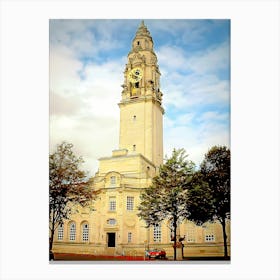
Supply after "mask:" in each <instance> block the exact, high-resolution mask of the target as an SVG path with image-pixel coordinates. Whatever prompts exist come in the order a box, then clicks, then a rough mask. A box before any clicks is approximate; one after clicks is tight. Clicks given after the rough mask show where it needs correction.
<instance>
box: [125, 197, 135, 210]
mask: <svg viewBox="0 0 280 280" xmlns="http://www.w3.org/2000/svg"><path fill="white" fill-rule="evenodd" d="M133 207H134V197H133V196H128V197H127V198H126V210H130V211H131V210H133Z"/></svg>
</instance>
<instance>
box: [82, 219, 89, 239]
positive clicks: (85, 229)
mask: <svg viewBox="0 0 280 280" xmlns="http://www.w3.org/2000/svg"><path fill="white" fill-rule="evenodd" d="M88 236H89V225H88V224H87V223H85V224H83V227H82V239H83V241H88Z"/></svg>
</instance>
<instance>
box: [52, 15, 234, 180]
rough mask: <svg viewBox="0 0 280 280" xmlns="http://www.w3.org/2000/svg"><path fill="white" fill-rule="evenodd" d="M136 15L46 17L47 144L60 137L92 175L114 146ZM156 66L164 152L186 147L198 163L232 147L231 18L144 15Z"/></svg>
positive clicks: (57, 140) (167, 152) (55, 141)
mask: <svg viewBox="0 0 280 280" xmlns="http://www.w3.org/2000/svg"><path fill="white" fill-rule="evenodd" d="M140 23H141V19H133V20H129V19H125V20H116V19H114V20H77V19H74V20H66V19H63V20H50V21H49V62H50V64H49V65H50V69H49V70H50V71H49V75H50V76H49V77H50V79H49V87H50V116H49V120H50V122H49V124H50V152H51V153H52V152H53V151H54V150H55V148H56V146H57V145H58V144H60V143H61V142H62V141H67V142H70V143H72V144H73V145H74V148H73V149H74V152H75V153H76V154H77V155H79V156H82V157H83V159H84V161H85V162H84V164H83V166H82V169H84V170H86V171H88V174H89V176H93V175H94V174H95V172H96V171H97V170H98V159H99V158H100V157H104V156H111V154H112V150H115V149H118V144H119V143H118V141H119V107H118V105H117V104H118V102H119V101H120V100H121V91H122V88H121V85H122V84H123V81H124V74H123V71H124V68H125V64H126V63H127V55H128V53H129V51H130V50H131V43H132V40H133V38H134V36H135V33H136V31H137V29H138V27H139V25H140ZM145 25H146V26H147V28H148V30H149V31H150V33H151V36H152V38H153V42H154V51H155V53H156V55H157V58H158V65H159V69H160V72H161V80H160V81H161V91H162V93H163V104H162V105H163V108H164V110H165V114H164V116H163V143H164V156H167V157H168V156H170V155H171V153H172V150H173V149H174V148H176V149H177V148H184V149H185V150H186V152H187V154H188V155H189V159H190V160H192V161H193V162H194V163H195V164H196V166H197V167H199V165H200V163H201V162H202V160H203V158H204V155H205V154H206V153H207V151H208V150H209V149H210V148H211V147H212V146H214V145H225V146H227V147H229V148H230V20H226V19H225V20H221V19H220V20H208V19H205V20H202V19H199V20H184V19H174V20H171V19H164V20H159V19H157V20H153V19H145Z"/></svg>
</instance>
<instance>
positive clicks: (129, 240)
mask: <svg viewBox="0 0 280 280" xmlns="http://www.w3.org/2000/svg"><path fill="white" fill-rule="evenodd" d="M131 241H132V232H128V233H127V242H128V243H131Z"/></svg>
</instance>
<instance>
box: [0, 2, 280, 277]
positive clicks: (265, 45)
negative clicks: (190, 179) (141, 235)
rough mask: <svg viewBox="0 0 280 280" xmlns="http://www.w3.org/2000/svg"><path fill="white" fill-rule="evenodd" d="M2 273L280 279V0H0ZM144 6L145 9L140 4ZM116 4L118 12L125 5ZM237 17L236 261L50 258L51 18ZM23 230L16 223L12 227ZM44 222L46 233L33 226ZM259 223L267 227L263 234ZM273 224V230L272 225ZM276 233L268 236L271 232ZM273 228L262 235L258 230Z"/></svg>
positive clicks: (234, 89) (234, 132)
mask: <svg viewBox="0 0 280 280" xmlns="http://www.w3.org/2000/svg"><path fill="white" fill-rule="evenodd" d="M0 4H1V269H0V271H1V274H0V275H1V279H30V280H32V279H36V280H38V279H69V280H70V279H93V278H98V279H113V278H114V279H122V280H125V279H131V275H133V278H134V279H150V278H154V277H155V275H156V276H157V278H160V279H162V280H164V279H171V278H172V279H176V277H177V279H182V278H187V279H215V280H218V279H223V280H224V279H254V280H256V279H279V275H280V273H279V268H278V267H279V263H280V260H279V236H280V234H279V221H280V219H279V188H278V187H279V175H278V173H279V76H280V75H279V49H280V47H279V34H280V31H279V2H278V1H277V0H275V1H273V0H269V1H268V0H263V1H262V0H259V1H253V0H252V1H233V0H232V1H211V0H207V1H197V0H196V1H151V0H149V1H146V0H142V1H133V2H126V1H107V0H103V1H100V2H99V1H37V2H35V1H25V0H20V1H13V0H9V1H8V0H4V1H1V3H0ZM136 10H137V14H136V13H134V11H136ZM116 11H117V12H116ZM132 14H135V16H137V17H138V16H139V15H141V16H142V17H143V18H229V19H231V108H232V118H231V151H232V174H233V178H232V190H233V192H232V238H231V242H232V250H231V253H232V260H231V263H230V264H227V265H219V264H212V265H207V264H201V265H198V264H195V265H194V264H186V265H175V264H169V265H165V266H163V265H162V266H160V267H159V266H156V265H142V264H129V265H120V264H119V265H118V264H107V265H106V266H104V265H98V264H96V263H95V264H92V265H83V264H77V263H76V264H60V265H54V264H49V262H48V249H47V246H48V224H47V221H48V213H47V212H48V211H47V205H48V186H47V180H48V174H47V169H48V86H49V85H48V44H49V41H48V24H49V22H48V20H49V19H50V18H116V17H117V18H130V17H131V15H132ZM15 225H16V228H17V229H24V230H21V232H20V234H19V232H18V231H17V230H15V231H9V229H10V228H14V226H15ZM34 225H36V230H37V229H38V231H37V234H36V236H34V235H33V234H32V227H33V226H34ZM255 228H257V229H258V235H254V234H253V232H254V230H255ZM268 229H269V230H268ZM268 232H269V236H268ZM260 235H263V236H268V239H267V240H266V241H265V243H260V242H259V239H258V236H260Z"/></svg>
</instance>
